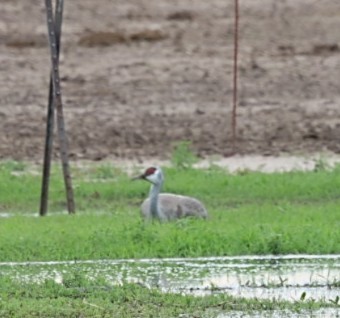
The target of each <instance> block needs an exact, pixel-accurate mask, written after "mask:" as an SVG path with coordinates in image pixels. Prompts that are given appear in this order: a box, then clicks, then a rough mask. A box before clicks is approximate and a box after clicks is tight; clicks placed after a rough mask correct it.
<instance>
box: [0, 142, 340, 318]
mask: <svg viewBox="0 0 340 318" xmlns="http://www.w3.org/2000/svg"><path fill="white" fill-rule="evenodd" d="M189 153H190V151H189V150H188V145H187V144H181V145H179V146H178V148H177V150H176V151H175V152H174V157H173V160H172V162H173V166H174V167H173V168H165V169H164V170H165V174H166V184H165V189H164V190H165V191H167V192H174V193H183V194H187V195H191V196H196V197H198V198H200V199H201V200H202V201H203V202H204V203H205V205H206V206H207V208H208V211H209V213H210V218H209V219H208V220H206V221H205V220H197V219H183V220H179V221H177V222H172V223H163V224H162V223H159V222H157V221H155V222H144V221H143V220H141V218H140V214H139V205H140V203H141V201H142V200H143V199H144V198H145V197H146V196H147V194H148V191H149V185H148V184H146V183H145V182H142V181H135V182H132V181H131V180H130V178H129V176H128V175H127V174H126V173H125V172H124V171H122V170H120V169H119V168H117V167H114V166H112V165H109V164H102V165H95V164H90V165H88V166H83V167H78V168H77V167H73V178H74V185H75V196H76V204H77V214H76V215H72V216H69V215H67V214H66V212H65V207H66V204H65V196H64V187H63V180H62V178H61V172H60V169H59V167H58V166H54V167H53V170H52V176H51V182H52V183H51V187H50V212H49V215H48V216H47V217H43V218H39V217H33V216H37V211H38V205H39V196H40V187H41V177H40V171H39V170H37V167H34V166H31V165H29V164H25V163H20V162H11V161H10V162H3V163H1V164H0V213H2V214H3V215H7V214H10V215H11V217H9V218H6V217H3V218H1V222H0V261H5V262H8V261H43V260H80V259H82V260H86V259H112V258H144V257H189V256H191V257H195V256H222V255H240V254H268V253H272V254H288V253H314V254H323V253H340V231H339V230H338V229H339V228H340V195H339V194H340V192H339V189H340V169H339V168H338V167H336V168H334V169H329V167H328V166H327V165H326V164H325V163H324V162H321V161H320V163H319V164H318V165H317V167H316V169H315V171H313V172H299V171H295V172H290V173H272V174H265V173H260V172H249V171H242V172H240V173H237V174H230V173H228V172H227V171H224V170H222V169H220V168H217V167H215V166H211V167H210V168H209V169H205V170H198V169H193V168H192V164H193V163H194V161H193V160H194V159H195V157H194V156H193V157H190V156H188V154H189ZM135 172H136V173H137V171H135ZM25 275H28V276H29V267H27V270H26V268H25V267H22V269H21V274H20V275H19V276H20V277H24V276H25ZM15 277H16V276H12V277H11V276H10V275H9V276H8V275H6V270H5V271H2V272H0V317H214V316H216V315H217V314H219V313H221V312H225V313H226V315H228V313H230V315H232V312H233V311H238V312H239V311H241V312H244V313H248V312H250V313H251V312H253V311H256V312H258V311H260V312H263V311H266V312H270V311H273V310H288V311H293V312H305V310H306V312H307V313H308V312H314V311H315V310H318V309H319V308H321V307H322V308H325V307H333V308H334V307H336V306H338V303H339V299H333V300H331V299H329V300H328V299H327V300H325V301H322V302H317V301H313V300H305V299H304V296H303V295H302V296H301V299H300V301H297V302H285V301H278V300H275V299H273V300H258V299H254V300H247V299H242V298H233V297H230V296H227V295H225V294H218V295H211V296H206V297H193V296H182V295H175V294H164V293H160V292H159V291H157V290H153V289H151V290H149V289H146V288H144V287H142V286H140V285H133V284H124V286H116V287H113V286H109V285H108V284H107V281H106V280H105V279H101V278H100V277H96V278H94V279H91V280H90V279H88V278H86V277H84V276H83V275H82V274H81V273H80V272H78V273H77V272H75V273H74V274H72V275H70V274H67V275H64V276H63V281H62V283H61V284H57V283H55V282H54V281H52V280H46V281H43V282H41V283H40V284H38V283H34V282H30V283H29V282H25V281H23V280H15ZM337 284H338V282H335V283H334V286H335V288H336V286H337Z"/></svg>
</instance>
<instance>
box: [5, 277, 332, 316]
mask: <svg viewBox="0 0 340 318" xmlns="http://www.w3.org/2000/svg"><path fill="white" fill-rule="evenodd" d="M327 307H333V308H334V307H336V304H332V303H331V302H327V303H321V302H317V301H313V300H308V301H304V300H300V301H297V302H287V301H278V300H275V299H273V300H258V299H254V300H248V299H238V298H234V297H231V296H227V295H225V294H218V295H213V296H206V297H194V296H181V295H176V294H164V293H160V292H159V291H157V290H155V289H151V290H150V289H146V288H145V287H142V286H140V285H135V284H124V285H123V286H109V285H107V284H105V282H103V281H102V280H100V279H98V280H87V279H85V278H84V277H82V276H81V275H77V274H75V275H73V276H70V277H68V278H66V279H65V280H64V282H63V284H57V283H55V282H54V281H51V280H46V281H45V282H43V283H42V284H28V283H15V282H13V281H12V280H10V279H8V278H4V277H1V276H0V316H1V317H3V318H7V317H10V318H15V317H120V318H124V317H166V318H168V317H216V315H217V314H220V313H222V312H223V313H225V314H226V315H228V313H229V315H231V316H232V313H233V311H243V312H244V313H251V312H254V311H255V312H258V311H261V312H272V311H274V310H275V311H277V310H289V311H292V312H297V313H301V312H304V313H306V315H307V314H308V313H311V314H312V313H313V312H315V311H316V310H318V309H320V308H327ZM308 316H309V315H308Z"/></svg>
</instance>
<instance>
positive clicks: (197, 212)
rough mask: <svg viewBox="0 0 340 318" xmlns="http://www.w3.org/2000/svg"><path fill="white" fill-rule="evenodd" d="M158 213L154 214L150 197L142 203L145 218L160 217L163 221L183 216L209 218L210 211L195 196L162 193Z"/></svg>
mask: <svg viewBox="0 0 340 318" xmlns="http://www.w3.org/2000/svg"><path fill="white" fill-rule="evenodd" d="M157 204H158V215H157V216H153V215H152V212H151V208H150V198H147V199H145V200H144V202H143V203H142V205H141V213H142V216H143V217H144V218H145V219H152V218H153V217H156V218H159V219H160V220H163V221H171V220H176V219H180V218H183V217H189V216H194V217H201V218H207V216H208V212H207V210H206V209H205V207H204V206H203V204H202V203H201V202H200V201H198V200H197V199H195V198H191V197H187V196H183V195H176V194H172V193H161V194H159V195H158V202H157Z"/></svg>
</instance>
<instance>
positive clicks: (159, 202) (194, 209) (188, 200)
mask: <svg viewBox="0 0 340 318" xmlns="http://www.w3.org/2000/svg"><path fill="white" fill-rule="evenodd" d="M133 179H134V180H135V179H142V180H146V181H148V182H150V183H151V189H150V194H149V197H148V198H147V199H145V200H144V202H143V203H142V205H141V213H142V216H143V217H144V218H146V219H151V218H156V219H159V220H161V221H170V220H175V219H179V218H182V217H188V216H194V217H201V218H206V217H207V216H208V212H207V210H206V209H205V207H204V205H203V204H202V203H201V202H200V201H198V200H197V199H195V198H192V197H187V196H183V195H178V194H171V193H160V191H161V188H162V185H163V183H164V175H163V171H162V169H161V168H159V167H150V168H148V169H146V170H145V171H144V173H142V174H141V175H140V176H137V177H135V178H133Z"/></svg>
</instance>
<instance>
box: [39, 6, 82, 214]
mask: <svg viewBox="0 0 340 318" xmlns="http://www.w3.org/2000/svg"><path fill="white" fill-rule="evenodd" d="M45 6H46V15H47V27H48V38H49V44H50V51H51V61H52V70H51V76H50V91H49V101H48V113H47V126H46V141H45V154H44V168H43V180H42V189H41V204H40V215H41V216H43V215H46V213H47V203H48V185H49V176H50V167H51V157H52V146H53V128H54V109H55V108H56V111H57V128H58V137H59V144H60V157H61V161H62V168H63V174H64V182H65V188H66V198H67V209H68V212H69V213H70V214H72V213H75V205H74V198H73V189H72V180H71V174H70V168H69V163H68V147H67V138H66V131H65V123H64V116H63V105H62V95H61V88H60V78H59V51H60V36H61V25H62V13H63V0H57V1H56V12H55V19H54V18H53V8H52V1H51V0H45Z"/></svg>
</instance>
